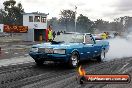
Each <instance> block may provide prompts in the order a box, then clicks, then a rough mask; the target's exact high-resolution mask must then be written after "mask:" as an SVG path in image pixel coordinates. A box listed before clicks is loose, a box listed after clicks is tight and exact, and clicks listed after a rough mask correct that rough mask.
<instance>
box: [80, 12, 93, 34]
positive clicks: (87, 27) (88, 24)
mask: <svg viewBox="0 0 132 88" xmlns="http://www.w3.org/2000/svg"><path fill="white" fill-rule="evenodd" d="M92 27H93V22H92V21H91V20H90V19H88V17H86V16H83V15H82V14H80V16H79V17H78V18H77V31H78V32H92Z"/></svg>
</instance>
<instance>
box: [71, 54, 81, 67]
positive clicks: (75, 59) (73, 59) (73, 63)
mask: <svg viewBox="0 0 132 88" xmlns="http://www.w3.org/2000/svg"><path fill="white" fill-rule="evenodd" d="M78 62H79V55H78V53H77V52H73V53H72V55H71V57H70V59H69V61H68V65H69V67H70V68H76V67H77V66H78Z"/></svg>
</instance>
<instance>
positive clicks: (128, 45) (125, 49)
mask: <svg viewBox="0 0 132 88" xmlns="http://www.w3.org/2000/svg"><path fill="white" fill-rule="evenodd" d="M109 43H110V49H109V52H108V53H107V55H106V61H107V60H112V59H121V58H124V57H132V37H129V38H115V39H111V40H109Z"/></svg>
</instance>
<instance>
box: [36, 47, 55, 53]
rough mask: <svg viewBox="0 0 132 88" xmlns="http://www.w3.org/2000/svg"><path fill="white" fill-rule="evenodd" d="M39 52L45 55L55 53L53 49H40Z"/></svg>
mask: <svg viewBox="0 0 132 88" xmlns="http://www.w3.org/2000/svg"><path fill="white" fill-rule="evenodd" d="M38 51H39V52H44V53H53V52H54V51H53V48H39V50H38Z"/></svg>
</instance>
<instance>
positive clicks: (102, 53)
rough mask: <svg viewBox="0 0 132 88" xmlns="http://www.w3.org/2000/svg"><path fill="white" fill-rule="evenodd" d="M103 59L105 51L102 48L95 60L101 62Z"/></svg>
mask: <svg viewBox="0 0 132 88" xmlns="http://www.w3.org/2000/svg"><path fill="white" fill-rule="evenodd" d="M104 59H105V51H104V50H102V51H101V54H100V55H99V56H98V57H97V61H98V62H102V61H104Z"/></svg>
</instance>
